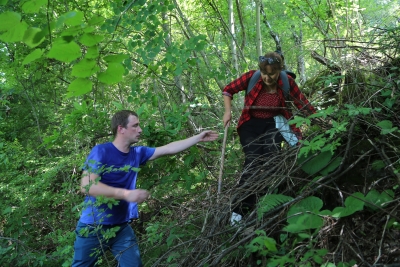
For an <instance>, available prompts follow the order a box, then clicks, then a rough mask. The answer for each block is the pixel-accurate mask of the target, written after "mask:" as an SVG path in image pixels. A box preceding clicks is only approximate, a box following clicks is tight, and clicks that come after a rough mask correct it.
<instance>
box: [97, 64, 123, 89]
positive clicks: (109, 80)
mask: <svg viewBox="0 0 400 267" xmlns="http://www.w3.org/2000/svg"><path fill="white" fill-rule="evenodd" d="M124 73H125V68H124V67H123V66H122V64H120V63H109V64H108V67H107V70H106V71H105V72H102V73H100V74H99V76H98V78H99V81H101V82H103V83H105V84H115V83H118V82H120V81H122V77H123V75H124Z"/></svg>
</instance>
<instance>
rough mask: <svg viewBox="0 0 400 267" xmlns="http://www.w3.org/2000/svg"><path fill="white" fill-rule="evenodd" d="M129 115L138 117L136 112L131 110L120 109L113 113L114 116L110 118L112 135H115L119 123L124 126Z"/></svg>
mask: <svg viewBox="0 0 400 267" xmlns="http://www.w3.org/2000/svg"><path fill="white" fill-rule="evenodd" d="M130 115H133V116H135V117H136V118H138V115H137V113H136V112H134V111H131V110H120V111H118V112H117V113H115V114H114V116H113V117H112V119H111V130H112V133H113V135H114V136H116V135H117V130H118V126H119V125H121V126H122V127H124V128H126V126H127V125H128V122H129V121H128V119H129V116H130Z"/></svg>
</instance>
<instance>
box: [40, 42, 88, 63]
mask: <svg viewBox="0 0 400 267" xmlns="http://www.w3.org/2000/svg"><path fill="white" fill-rule="evenodd" d="M81 55H82V53H81V48H80V47H79V45H78V44H77V43H75V42H69V43H65V42H55V43H54V44H53V46H52V47H51V49H50V51H49V53H48V54H47V57H49V58H54V59H57V60H59V61H62V62H71V61H73V60H75V59H77V58H79V57H80V56H81Z"/></svg>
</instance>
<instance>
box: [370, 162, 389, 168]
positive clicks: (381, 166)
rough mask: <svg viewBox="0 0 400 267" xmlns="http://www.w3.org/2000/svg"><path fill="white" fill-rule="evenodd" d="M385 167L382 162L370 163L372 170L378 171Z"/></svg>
mask: <svg viewBox="0 0 400 267" xmlns="http://www.w3.org/2000/svg"><path fill="white" fill-rule="evenodd" d="M385 167H386V164H385V162H384V161H383V160H375V161H374V162H372V164H371V168H372V169H373V170H380V169H383V168H385Z"/></svg>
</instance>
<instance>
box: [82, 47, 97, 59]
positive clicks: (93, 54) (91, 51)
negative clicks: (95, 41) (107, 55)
mask: <svg viewBox="0 0 400 267" xmlns="http://www.w3.org/2000/svg"><path fill="white" fill-rule="evenodd" d="M98 56H99V48H98V47H97V46H91V47H89V48H88V49H87V51H86V55H85V58H97V57H98Z"/></svg>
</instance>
